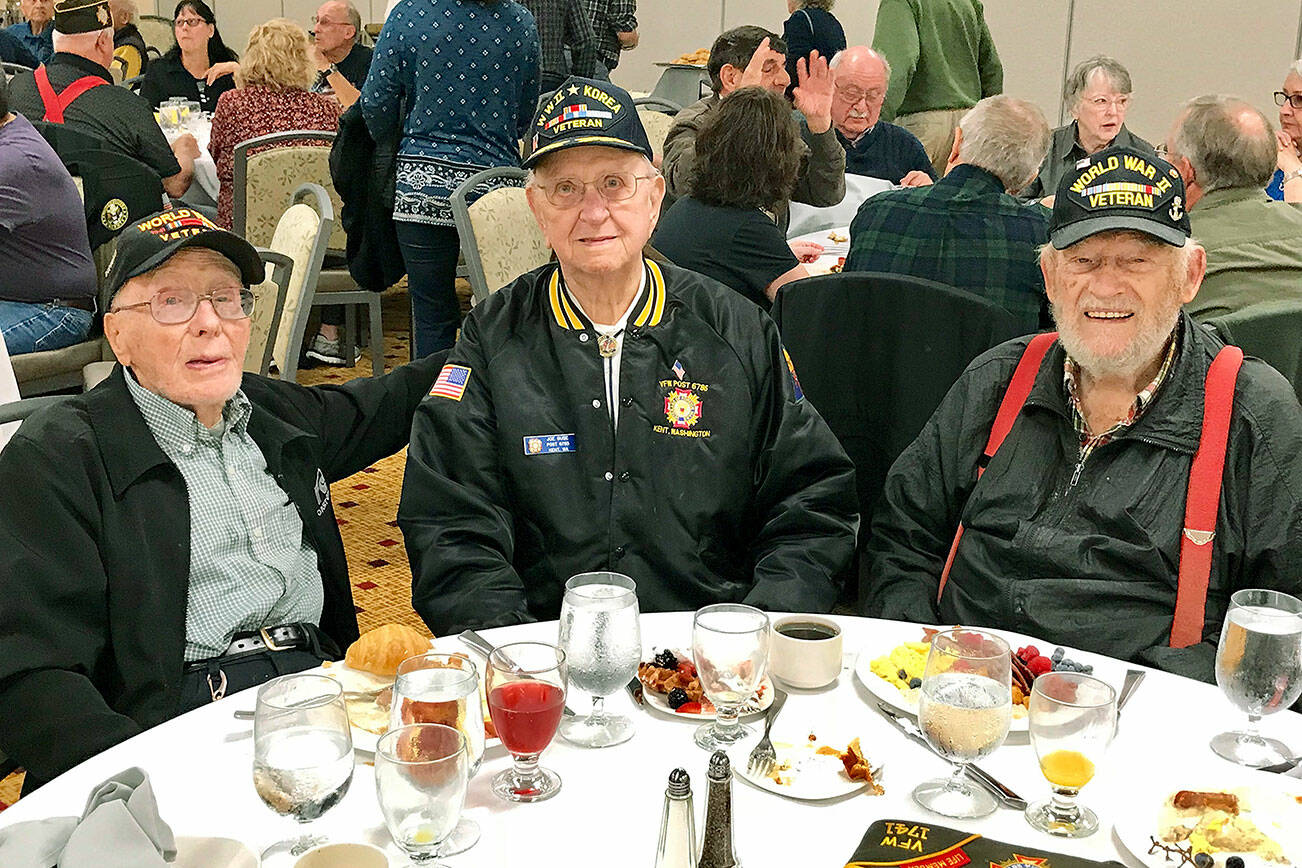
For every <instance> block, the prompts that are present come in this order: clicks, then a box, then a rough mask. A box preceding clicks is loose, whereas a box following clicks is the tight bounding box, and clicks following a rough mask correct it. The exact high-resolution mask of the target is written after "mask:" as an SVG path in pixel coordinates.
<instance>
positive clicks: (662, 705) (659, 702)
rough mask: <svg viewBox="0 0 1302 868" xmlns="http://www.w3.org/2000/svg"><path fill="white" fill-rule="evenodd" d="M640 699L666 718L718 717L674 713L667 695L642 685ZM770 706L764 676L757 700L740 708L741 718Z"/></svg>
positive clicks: (770, 687)
mask: <svg viewBox="0 0 1302 868" xmlns="http://www.w3.org/2000/svg"><path fill="white" fill-rule="evenodd" d="M642 698H643V699H644V700H646V704H647V705H649V706H650V707H651V708H654V709H655V710H656V711H659V712H661V713H663V714H667V715H668V716H670V717H673V718H677V719H679V720H691V721H696V722H700V721H702V720H714V718H715V717H717V716H718V715H717V714H715V713H714V712H713V711H703V712H701V713H699V714H691V713H687V714H681V713H679V712H677V711H674V710H673V709H672V708H670V707H669V697H668V696H667V695H665V694H663V693H657V692H656V691H654V690H652V689H651V688H649V687H647V686H646V685H645V684H643V685H642ZM772 704H773V682H772V681H770V680H769V677H768V676H767V675H765V676H764V677H763V678H762V679H761V680H760V695H759V697H758V698H755V697H751V700H750V702H748V703H746V704H745V705H743V706H742V707H741V716H742V717H749V716H752V715H756V714H759V713H761V712H762V711H764V709H766V708H768V707H769V706H770V705H772Z"/></svg>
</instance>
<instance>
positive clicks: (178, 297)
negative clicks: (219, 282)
mask: <svg viewBox="0 0 1302 868" xmlns="http://www.w3.org/2000/svg"><path fill="white" fill-rule="evenodd" d="M254 300H255V299H254V296H253V293H252V292H251V291H249V290H248V289H245V288H244V287H242V286H223V287H220V288H218V289H214V290H212V291H211V292H207V293H204V294H203V295H200V294H199V293H197V292H195V291H194V290H192V289H163V290H159V291H158V292H157V293H155V294H154V297H153V298H151V299H150V300H149V301H141V302H137V303H135V304H124V305H122V306H121V307H115V308H111V309H110V310H109V313H117V312H119V311H123V310H134V309H135V308H140V307H147V308H149V313H150V315H151V316H153V318H154V320H155V321H156V322H160V323H162V324H163V325H176V324H178V323H183V322H189V321H190V319H191V318H192V317H193V316H194V312H195V311H197V310H198V309H199V302H201V301H209V302H212V309H213V310H214V311H215V312H216V313H217V316H219V317H221V318H222V319H231V320H235V319H246V318H247V317H249V316H250V315H251V314H252V313H253V302H254Z"/></svg>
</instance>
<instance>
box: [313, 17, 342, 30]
mask: <svg viewBox="0 0 1302 868" xmlns="http://www.w3.org/2000/svg"><path fill="white" fill-rule="evenodd" d="M312 25H313V26H314V27H317V28H321V27H347V26H348V22H347V21H331V20H329V19H328V18H316V17H313V19H312Z"/></svg>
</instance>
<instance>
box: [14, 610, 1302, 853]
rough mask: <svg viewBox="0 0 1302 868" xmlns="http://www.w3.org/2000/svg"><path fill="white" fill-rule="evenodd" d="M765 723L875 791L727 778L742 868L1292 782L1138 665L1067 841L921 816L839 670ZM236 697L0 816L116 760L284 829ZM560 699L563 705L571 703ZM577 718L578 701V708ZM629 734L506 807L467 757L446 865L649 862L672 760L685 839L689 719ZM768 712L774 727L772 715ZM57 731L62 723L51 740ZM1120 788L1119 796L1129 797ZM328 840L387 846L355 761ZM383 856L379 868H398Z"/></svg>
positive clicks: (1090, 841)
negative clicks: (863, 755)
mask: <svg viewBox="0 0 1302 868" xmlns="http://www.w3.org/2000/svg"><path fill="white" fill-rule="evenodd" d="M838 620H839V621H840V622H841V623H842V625H843V626H844V628H845V651H846V653H847V657H848V658H849V660H848V662H849V663H851V664H852V662H853V656H854V655H855V654H857V653H858V651H859V650H860V649H861V648H864V647H866V648H867V649H868V650H869V652H870V653H873V654H874V655H876V654H879V653H881V652H882V650H883V649H882V648H881V642H880V640H879V641H874V631H875V629H876V627H877V626H878V625H880V624H882V623H884V622H878V621H873V620H870V619H864V618H839V619H838ZM691 623H692V616H691V614H690V613H670V614H655V615H644V616H643V617H642V635H643V642H644V645H645V646H646V647H647V648H650V647H651V646H652V645H654V646H656V647H664V646H666V645H668V646H671V647H677V648H686V647H690V646H691ZM556 634H557V628H556V624H555V622H552V623H546V624H528V625H522V626H518V627H508V628H501V629H497V630H486V631H484V635H485V636H486V637H487V638H488V639H489V640H490V641H493V642H495V643H498V644H501V643H504V642H507V641H514V640H521V639H539V640H544V641H552V642H554V641H556ZM436 646H437V647H439V648H441V649H448V650H452V649H458V650H464V649H463V648H462V646H461V644H460V642H459V641H457V640H456V639H442V640H439V641H438V642H437V643H436ZM790 693H791V698H790V700H789V701H788V702H787V705H786V709H785V710H784V711H783V712H782V719H783V720H785V721H787V722H791V721H792V720H793V719H796V720H800V719H803V720H807V721H809V722H810V724H811V725H812V726H817V724H818V722H820V721H822V722H826V721H827V720H829V719H836V720H837V721H838V722H839V723H841V724H843V725H846V726H850V727H853V729H854V731H856V732H858V733H859V734H860V736H861V739H862V743H863V745H864V746H865V748H866V751H867V753H868V755H869V756H870V757H871V758H873V759H874V760H878V761H880V762H882V763H883V764H884V766H885V771H884V775H883V782H884V784H885V787H886V794H885V795H884V796H880V797H875V798H874V797H869V796H866V795H863V794H862V793H861V794H857V795H851V796H847V797H843V798H841V799H838V800H833V801H827V802H797V801H793V800H790V799H785V798H782V797H779V796H775V795H772V794H770V793H767V792H764V791H762V790H759V789H757V788H755V787H753V786H751V785H749V784H747V783H745V782H743V781H741V780H736V781H735V782H734V785H733V795H734V809H733V821H734V831H735V836H736V842H737V850H738V855H739V856H740V858H741V859H742V861H743V862H744V863H745V864H746V865H748V866H751V868H757V866H806V865H808V866H840V865H843V864H844V863H845V861H846V860H847V859H848V858H849V857H850V855H851V853H852V852H853V851H854V848H855V846H856V845H857V844H858V842H859V839H860V838H861V837H862V835H863V832H864V830H865V829H866V828H867V827H868V826H869V825H870V824H871V823H872V822H873V821H874V820H877V819H892V818H894V819H916V820H923V821H930V822H934V823H938V824H941V825H949V826H952V827H956V828H961V829H966V830H970V831H976V832H980V833H982V834H985V835H987V836H989V837H994V838H998V839H1000V840H1003V841H1008V842H1010V843H1015V844H1021V845H1024V846H1026V847H1028V848H1042V849H1046V850H1049V851H1053V852H1063V853H1071V854H1075V855H1080V856H1085V857H1089V858H1095V859H1117V858H1123V859H1124V861H1126V862H1128V863H1129V864H1131V865H1137V864H1139V863H1138V862H1136V861H1135V860H1133V859H1131V858H1130V857H1129V856H1124V857H1123V856H1121V853H1120V851H1119V848H1118V845H1117V843H1116V842H1115V840H1114V837H1113V835H1112V831H1111V826H1112V823H1113V821H1114V820H1115V819H1117V817H1118V815H1119V814H1120V813H1121V812H1122V811H1124V810H1125V806H1126V805H1127V804H1128V800H1127V799H1128V796H1132V792H1133V791H1134V790H1135V789H1136V788H1137V787H1138V786H1141V785H1144V784H1146V783H1148V782H1151V781H1169V782H1171V783H1172V784H1176V785H1178V784H1180V783H1181V782H1185V781H1190V780H1193V779H1195V778H1197V780H1199V781H1206V780H1208V779H1209V776H1212V777H1215V776H1217V775H1222V774H1224V775H1250V776H1252V777H1254V778H1258V779H1260V781H1261V782H1262V783H1263V784H1266V785H1272V786H1277V787H1281V788H1284V787H1286V786H1287V787H1288V788H1289V791H1290V792H1297V793H1302V784H1300V783H1299V782H1298V781H1295V780H1291V779H1286V778H1284V777H1282V776H1278V775H1268V774H1266V773H1264V772H1246V771H1242V770H1240V769H1238V767H1237V766H1233V765H1232V764H1230V763H1227V762H1225V761H1224V760H1221V759H1220V758H1218V757H1217V756H1215V755H1214V754H1213V753H1212V752H1211V750H1210V748H1208V746H1207V742H1208V740H1209V739H1210V738H1211V736H1212V735H1213V734H1215V733H1217V732H1219V731H1221V730H1223V729H1225V728H1227V727H1230V726H1235V725H1238V724H1240V723H1241V722H1242V721H1241V719H1240V716H1239V715H1238V714H1237V713H1236V712H1235V711H1234V709H1233V708H1232V707H1231V706H1230V704H1229V703H1228V702H1227V701H1226V700H1225V699H1224V698H1223V697H1222V696H1221V694H1220V692H1219V691H1218V690H1217V689H1216V687H1215V686H1212V685H1207V684H1201V683H1197V682H1193V681H1189V680H1187V679H1183V678H1179V677H1177V676H1173V675H1168V674H1165V673H1161V672H1150V673H1149V675H1148V678H1147V679H1146V680H1145V682H1144V683H1143V685H1142V686H1141V687H1140V689H1139V690H1138V691H1137V692H1136V693H1135V695H1134V697H1133V699H1132V700H1131V702H1130V704H1129V705H1128V706H1127V707H1126V710H1125V712H1124V713H1123V714H1122V716H1121V726H1120V732H1119V734H1118V736H1117V739H1116V741H1115V742H1114V743H1113V745H1112V747H1111V749H1110V752H1109V755H1108V758H1107V760H1106V761H1105V763H1104V764H1103V765H1102V767H1101V769H1100V773H1099V778H1098V779H1097V780H1095V781H1094V782H1093V783H1091V784H1090V786H1089V787H1088V788H1087V789H1086V790H1085V801H1086V802H1087V803H1088V804H1089V805H1090V806H1091V807H1093V808H1095V809H1096V810H1097V811H1098V812H1099V813H1100V815H1101V817H1102V821H1103V828H1102V829H1101V830H1100V831H1099V832H1098V833H1097V834H1095V835H1094V836H1092V837H1090V838H1086V839H1084V840H1080V841H1064V840H1059V839H1055V838H1050V837H1049V836H1047V835H1043V834H1041V833H1039V832H1036V831H1034V830H1033V829H1031V828H1030V827H1029V826H1028V825H1027V824H1026V821H1025V820H1024V819H1023V817H1022V815H1021V813H1020V812H1017V811H1011V810H1002V809H1001V810H999V811H997V812H996V813H995V814H993V815H991V816H990V817H987V818H985V819H982V820H976V821H958V820H946V819H944V818H939V817H935V816H930V815H928V814H927V813H926V812H924V811H923V810H922V809H921V808H918V807H917V806H915V805H914V804H913V802H912V800H911V799H910V797H909V793H910V791H911V790H912V789H913V787H914V786H915V785H916V784H917V783H918V782H920V781H921V780H923V779H925V778H931V777H937V776H940V775H943V774H945V773H946V771H947V770H948V766H947V765H946V763H944V762H943V761H942V760H940V759H939V758H937V757H936V756H934V755H933V754H931V753H930V752H929V751H927V750H926V749H925V748H923V747H921V746H919V745H917V744H915V743H913V742H911V741H909V740H907V739H905V738H904V737H903V736H902V735H900V734H899V733H898V732H897V731H896V730H895V729H894V728H893V727H892V726H891V725H890V724H888V723H887V722H886V720H885V719H884V718H883V717H881V716H880V715H879V714H878V713H877V711H876V709H875V707H873V706H871V705H870V704H869V700H870V698H871V695H870V694H869V693H868V691H866V690H865V689H864V688H863V686H862V685H860V684H859V683H858V681H857V680H856V679H855V676H854V674H853V672H852V671H851V670H850V669H846V670H845V671H843V672H842V674H841V677H840V679H839V680H838V682H837V684H836V685H835V686H834V687H832V688H828V689H824V690H820V691H798V690H793V691H790ZM253 704H254V694H253V691H251V690H250V691H245V692H243V693H240V694H237V695H235V696H232V697H228V698H227V699H224V700H222V701H220V702H217V703H214V704H212V705H210V706H207V707H204V708H201V709H198V710H196V711H193V712H191V713H189V714H186V715H184V716H182V717H179V718H177V719H175V720H172V721H169V722H168V723H165V724H163V725H161V726H158V727H156V728H155V729H153V730H150V731H149V732H146V733H143V734H141V735H139V736H137V737H135V738H133V739H130V740H129V741H126V742H124V743H122V744H120V745H117V746H116V747H114V748H112V749H110V750H108V751H106V752H105V753H103V754H101V755H99V756H97V757H94V758H93V759H91V760H88V761H87V762H85V763H83V764H82V765H80V766H78V767H77V768H75V769H73V770H72V771H70V772H68V773H67V774H65V775H63V776H61V777H60V778H58V779H56V780H54V781H53V782H51V783H50V784H48V785H46V786H45V787H43V788H42V789H41V790H39V791H38V792H36V793H34V794H33V795H31V796H28V797H27V798H24V799H22V800H21V801H19V802H18V803H17V804H15V805H14V806H13V807H12V808H10V809H9V810H7V811H4V812H2V813H0V827H3V826H6V825H8V824H10V823H16V822H19V821H21V820H33V819H38V818H42V817H48V816H52V815H59V814H79V813H80V812H81V810H82V807H83V805H84V802H85V800H86V795H87V793H88V792H89V789H90V787H91V786H92V785H94V784H95V783H97V782H99V781H101V780H103V779H104V778H106V777H108V776H109V775H112V774H114V773H116V772H118V771H121V770H122V769H124V768H127V767H128V766H132V765H140V766H142V767H143V768H145V769H146V770H147V771H148V772H149V775H150V777H151V778H152V780H153V784H154V789H155V792H156V793H157V795H158V802H159V808H160V811H161V813H162V816H163V818H164V819H165V820H167V821H168V822H169V823H170V824H171V825H172V828H173V831H174V832H175V833H176V834H178V835H215V836H227V837H234V838H239V839H241V840H243V841H245V842H246V843H248V844H249V845H250V846H252V847H253V848H254V849H261V848H262V847H265V846H266V845H268V844H269V843H271V842H273V841H275V840H278V839H279V838H281V837H284V834H285V833H286V832H287V831H291V829H288V828H287V827H289V826H292V825H293V824H292V823H288V822H287V821H286V820H284V819H283V818H280V817H277V816H276V815H275V814H273V813H272V812H271V811H270V810H269V809H267V808H266V807H265V806H264V805H263V804H262V802H261V801H260V800H259V799H258V797H257V795H256V794H255V793H254V790H253V784H252V780H251V769H252V761H253V744H252V739H251V733H252V723H251V722H247V721H238V720H235V719H234V718H233V717H232V712H233V711H234V710H236V709H252V708H253ZM576 704H577V703H576ZM609 707H611V708H612V709H617V710H620V711H628V710H630V709H632V705H631V703H630V701H629V700H628V698H627V696H625V695H624V694H623V693H622V692H621V693H620V694H618V695H617V696H615V697H612V698H611V700H610V701H609ZM578 710H579V711H583V710H584V709H583V708H582V707H581V706H580V707H579V708H578ZM632 713H633V714H634V715H635V720H636V723H637V727H638V730H637V734H636V735H635V736H634V738H633V739H632V740H631V741H629V742H626V743H625V744H623V745H620V746H617V747H613V748H607V749H604V750H582V749H579V748H575V747H572V746H570V745H568V744H566V743H565V742H564V741H561V740H560V739H557V741H556V742H554V743H553V745H552V746H551V747H550V748H549V749H548V750H547V752H546V753H545V754H544V755H543V764H544V765H545V766H547V767H548V768H551V769H553V770H555V771H556V772H558V773H559V774H560V776H561V777H562V779H563V780H564V785H563V789H562V791H561V793H560V794H559V795H557V796H556V797H555V798H553V799H551V800H550V801H547V802H542V803H538V804H530V805H516V804H508V803H506V802H502V801H500V800H498V799H497V798H495V797H494V796H493V795H492V794H491V792H490V791H489V788H488V782H489V778H490V777H492V775H493V774H495V773H496V772H498V771H500V770H502V769H504V768H506V767H507V766H508V765H509V763H510V758H509V756H508V755H507V754H506V753H505V752H504V751H503V750H502V748H500V747H497V748H493V749H490V750H489V751H488V753H487V754H486V756H485V760H484V764H483V767H482V768H481V769H480V771H479V774H478V775H477V776H476V777H475V778H474V780H473V781H472V782H471V785H470V791H469V795H468V799H467V809H466V816H469V817H472V818H474V819H475V820H477V821H478V822H479V824H480V825H481V826H482V828H483V838H482V839H481V840H480V842H479V843H478V844H477V845H476V846H475V847H474V848H473V849H471V850H469V851H467V852H466V853H463V854H460V855H457V856H454V857H450V859H449V860H448V861H449V863H450V865H452V866H456V868H470V866H492V868H500V866H504V865H511V864H528V865H537V866H559V865H575V866H589V865H611V864H621V865H622V864H625V863H627V864H629V865H639V866H641V865H648V866H649V865H650V864H651V863H652V861H653V859H654V853H655V845H656V837H657V834H658V831H659V829H658V826H659V821H660V810H661V805H662V802H663V795H664V787H665V780H666V777H667V776H668V773H669V771H670V770H671V769H673V768H674V767H675V766H683V767H685V768H686V769H687V770H688V772H689V773H690V774H691V776H692V788H693V792H694V794H695V799H696V810H697V820H698V832H699V830H700V828H701V826H700V824H701V820H702V818H703V815H704V810H705V804H704V803H705V793H706V780H705V770H706V765H707V759H708V755H707V754H706V753H705V751H702V750H701V749H699V748H697V747H696V746H695V744H694V743H693V742H692V730H693V727H694V725H695V724H694V723H692V722H688V721H685V720H682V719H673V718H669V717H666V716H662V715H660V714H658V713H656V712H651V711H639V710H635V709H633V710H632ZM780 722H781V721H780ZM1263 729H1264V731H1265V732H1266V733H1267V734H1271V735H1276V736H1279V737H1282V738H1284V739H1285V740H1287V741H1290V742H1291V743H1292V745H1293V747H1294V748H1298V747H1302V717H1299V716H1298V715H1297V714H1294V713H1292V712H1283V713H1280V714H1276V715H1273V716H1272V717H1268V718H1267V719H1266V720H1265V722H1264V725H1263ZM68 738H70V739H75V738H76V733H68ZM982 765H983V766H984V767H985V768H986V769H987V770H988V771H989V772H991V773H992V774H994V775H995V776H996V777H998V778H1000V779H1001V780H1003V781H1004V782H1005V783H1006V784H1008V785H1009V786H1011V787H1012V788H1013V789H1015V790H1017V791H1018V792H1019V793H1021V794H1022V795H1023V796H1024V797H1027V798H1030V799H1036V798H1040V797H1042V796H1044V795H1045V794H1046V793H1047V784H1046V783H1045V781H1044V779H1043V778H1042V777H1041V775H1040V772H1039V770H1038V768H1037V765H1036V761H1035V757H1034V754H1033V752H1032V749H1031V747H1030V746H1029V744H1028V742H1027V736H1026V735H1025V733H1020V734H1019V733H1014V734H1012V735H1010V736H1009V738H1008V741H1007V742H1006V743H1005V744H1004V745H1003V746H1002V747H1000V748H999V750H997V751H996V752H995V753H994V754H993V755H992V756H990V757H989V758H988V759H986V760H985V761H983V762H982ZM1132 798H1133V797H1132ZM321 825H322V826H323V827H325V829H326V830H327V831H328V832H329V834H330V835H331V837H332V838H333V840H336V841H347V840H365V841H370V842H373V843H376V844H378V845H381V846H387V847H392V844H391V843H390V841H389V837H388V834H387V832H386V831H385V829H384V825H383V821H382V819H381V817H380V812H379V808H378V807H377V804H376V799H375V791H374V772H373V769H372V768H371V767H370V766H367V765H364V764H360V763H359V764H358V766H357V771H356V773H355V775H354V777H353V783H352V787H351V789H350V790H349V792H348V794H347V796H345V798H344V799H343V801H342V802H341V803H340V804H339V805H338V806H337V807H335V808H334V809H332V810H331V811H330V812H329V814H327V815H326V817H325V818H324V819H323V820H322V822H321ZM391 852H392V853H394V854H395V855H394V857H393V863H394V864H404V863H402V862H400V861H399V860H398V858H397V857H396V851H391Z"/></svg>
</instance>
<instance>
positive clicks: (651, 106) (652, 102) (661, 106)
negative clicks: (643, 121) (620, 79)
mask: <svg viewBox="0 0 1302 868" xmlns="http://www.w3.org/2000/svg"><path fill="white" fill-rule="evenodd" d="M633 107H634V108H636V109H638V111H639V113H640V112H641V111H642V110H643V109H645V110H647V111H653V112H660V113H661V114H667V115H676V114H678V113H679V112H680V111H682V110H683V107H682V106H680V105H679V104H678V103H676V102H674V101H673V100H671V99H665V98H664V97H661V96H640V97H638V98H636V99H634V100H633Z"/></svg>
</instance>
